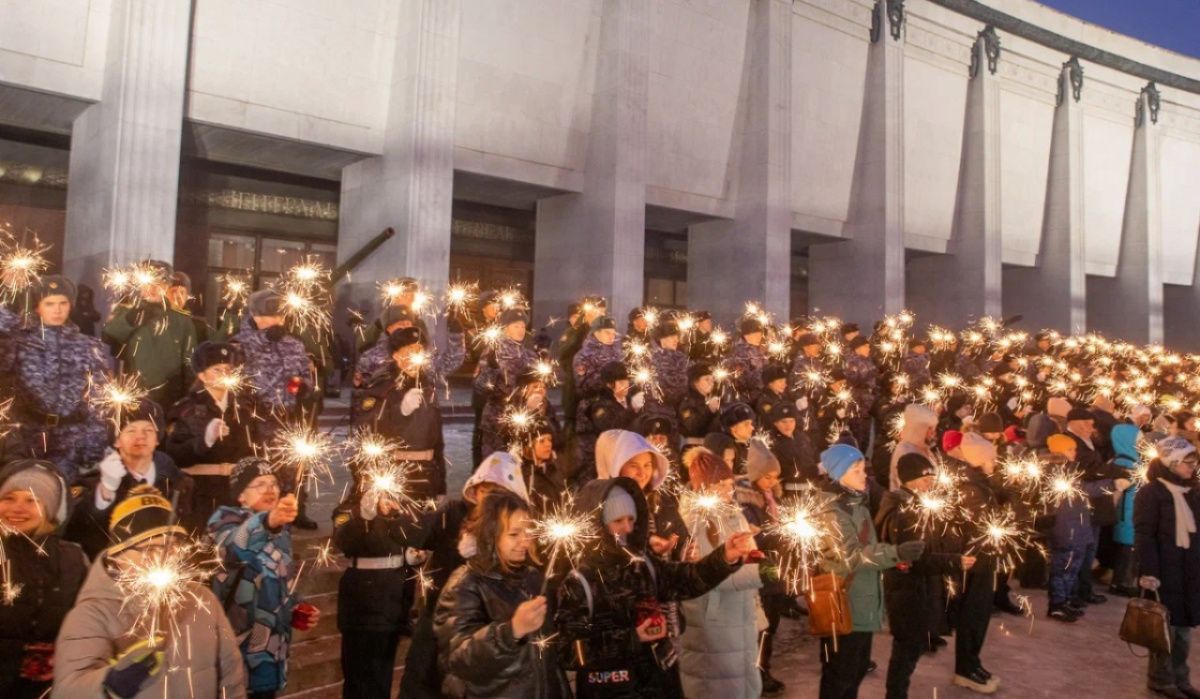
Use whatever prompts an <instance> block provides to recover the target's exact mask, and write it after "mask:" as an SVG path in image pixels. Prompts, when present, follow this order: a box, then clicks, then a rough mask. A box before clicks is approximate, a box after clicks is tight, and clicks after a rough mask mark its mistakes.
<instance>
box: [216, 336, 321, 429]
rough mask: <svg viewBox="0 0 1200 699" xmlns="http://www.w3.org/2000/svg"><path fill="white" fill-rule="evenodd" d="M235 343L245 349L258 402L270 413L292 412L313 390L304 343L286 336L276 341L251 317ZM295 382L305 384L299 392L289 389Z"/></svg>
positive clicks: (246, 362)
mask: <svg viewBox="0 0 1200 699" xmlns="http://www.w3.org/2000/svg"><path fill="white" fill-rule="evenodd" d="M232 341H233V342H234V343H236V344H237V345H238V346H239V347H241V349H242V355H243V356H244V357H245V368H246V375H247V376H248V377H249V379H250V383H251V384H252V385H253V386H254V392H255V394H256V398H257V400H258V403H259V404H260V405H262V406H263V407H264V408H266V409H267V410H272V411H278V412H283V413H289V412H291V411H293V410H294V409H295V408H296V406H297V404H298V403H299V396H300V395H301V394H302V393H305V392H306V391H307V390H311V389H312V387H313V385H312V384H313V377H312V368H311V366H310V365H309V360H308V353H307V352H305V350H304V343H302V342H300V341H299V340H297V339H296V338H294V337H292V336H291V335H284V336H283V337H282V338H280V339H279V340H278V341H274V342H272V341H271V340H270V339H268V338H267V335H266V333H265V332H263V331H262V330H259V329H258V327H257V326H255V325H254V321H253V319H251V317H250V316H249V315H247V316H245V317H243V318H242V325H241V329H240V330H239V331H238V334H237V335H234V336H233V340H232ZM293 379H298V380H299V381H300V382H301V384H302V385H300V386H299V392H293V391H290V390H288V384H289V383H290V382H291V381H292V380H293Z"/></svg>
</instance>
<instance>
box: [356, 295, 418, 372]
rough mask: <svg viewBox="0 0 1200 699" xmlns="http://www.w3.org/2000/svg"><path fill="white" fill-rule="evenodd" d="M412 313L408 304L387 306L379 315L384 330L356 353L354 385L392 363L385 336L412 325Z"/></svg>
mask: <svg viewBox="0 0 1200 699" xmlns="http://www.w3.org/2000/svg"><path fill="white" fill-rule="evenodd" d="M413 320H414V319H413V315H412V313H411V312H410V311H409V310H408V306H388V307H387V308H385V309H383V313H381V314H380V316H379V322H380V323H381V324H382V325H383V328H384V330H385V331H386V332H384V333H383V334H382V335H380V339H377V340H376V341H375V344H373V345H371V346H370V347H369V348H368V349H367V350H366V351H365V352H363V353H362V354H360V355H358V361H357V362H356V363H355V365H354V385H355V386H361V385H363V383H364V382H366V381H367V380H368V379H369V378H370V377H371V376H372V375H374V374H375V373H376V372H378V371H379V370H380V369H384V368H386V367H387V366H388V365H389V364H391V363H392V353H391V351H390V350H389V349H388V343H387V336H388V335H391V334H392V333H393V332H395V331H397V330H399V329H400V328H411V327H413V325H414V323H413Z"/></svg>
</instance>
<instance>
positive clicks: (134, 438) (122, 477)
mask: <svg viewBox="0 0 1200 699" xmlns="http://www.w3.org/2000/svg"><path fill="white" fill-rule="evenodd" d="M162 427H163V417H162V409H161V408H159V407H158V405H157V404H156V403H154V402H153V401H150V400H147V399H143V400H140V401H138V402H136V403H134V404H131V405H127V406H124V407H123V408H121V410H120V411H119V413H118V415H117V416H116V417H114V420H113V424H112V425H110V428H111V429H112V432H113V442H112V445H113V448H112V449H111V450H109V451H108V453H107V454H105V456H104V458H102V459H101V460H100V463H99V464H98V465H97V467H96V471H95V472H94V473H92V474H89V475H88V476H86V477H84V478H83V479H81V480H80V481H79V484H78V485H77V486H75V487H74V488H72V495H73V496H75V498H76V503H75V512H74V514H73V515H72V516H71V521H70V523H69V524H68V525H67V530H66V534H65V537H66V538H67V539H68V540H70V541H75V542H78V543H79V545H80V546H82V547H83V550H84V552H85V553H86V554H87V555H88V558H89V559H93V560H94V559H95V558H96V556H98V555H100V552H101V551H103V550H104V549H105V548H106V547H107V546H108V545H109V537H108V531H109V527H108V524H109V521H110V520H111V518H112V516H113V515H112V514H111V513H112V507H113V504H114V503H120V502H121V501H123V500H124V499H125V498H126V497H127V496H128V494H129V492H130V491H131V490H132V489H133V488H134V487H136V486H139V485H147V486H153V487H154V488H156V489H157V490H158V492H160V493H162V494H163V496H165V497H167V498H172V499H175V500H176V501H177V503H178V504H177V505H176V510H177V512H178V514H179V516H180V517H184V518H186V517H187V516H188V509H189V508H190V506H191V498H192V487H193V486H192V479H191V478H190V477H188V475H187V474H185V473H184V472H183V471H181V470H180V469H179V467H178V466H176V465H175V462H174V461H172V460H171V457H170V456H168V455H167V453H166V452H163V451H158V444H159V439H160V432H159V430H161V429H162Z"/></svg>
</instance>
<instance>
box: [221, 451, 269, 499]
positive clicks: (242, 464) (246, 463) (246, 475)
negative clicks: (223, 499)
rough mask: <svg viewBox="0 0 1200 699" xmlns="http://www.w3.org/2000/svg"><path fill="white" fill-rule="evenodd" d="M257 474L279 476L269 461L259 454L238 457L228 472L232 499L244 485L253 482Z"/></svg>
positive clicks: (236, 496) (244, 487)
mask: <svg viewBox="0 0 1200 699" xmlns="http://www.w3.org/2000/svg"><path fill="white" fill-rule="evenodd" d="M259 476H275V477H276V478H278V477H279V475H278V474H277V473H275V467H274V466H273V465H272V464H271V462H270V461H267V460H266V459H264V458H262V457H261V456H247V457H245V458H243V459H240V460H239V461H238V462H237V463H236V464H234V465H233V469H232V470H231V471H230V472H229V494H230V495H232V496H233V499H234V500H237V499H238V496H239V495H241V494H242V491H243V490H245V489H246V486H248V485H250V484H251V483H253V482H254V479H255V478H258V477H259Z"/></svg>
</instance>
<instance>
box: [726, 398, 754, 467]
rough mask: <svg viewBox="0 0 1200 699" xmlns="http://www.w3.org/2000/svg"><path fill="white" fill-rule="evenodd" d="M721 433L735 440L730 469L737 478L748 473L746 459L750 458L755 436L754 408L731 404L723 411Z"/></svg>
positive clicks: (741, 404) (742, 404) (739, 403)
mask: <svg viewBox="0 0 1200 699" xmlns="http://www.w3.org/2000/svg"><path fill="white" fill-rule="evenodd" d="M720 424H721V431H722V433H723V434H725V435H727V436H728V437H730V438H732V439H733V444H732V448H733V463H732V464H730V468H732V469H733V473H734V475H736V476H741V475H744V474H745V473H746V459H747V458H749V456H750V438H751V437H753V436H754V408H751V407H750V406H749V405H747V404H745V403H741V402H738V403H730V404H729V405H727V406H725V407H723V408H722V409H721V422H720Z"/></svg>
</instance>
